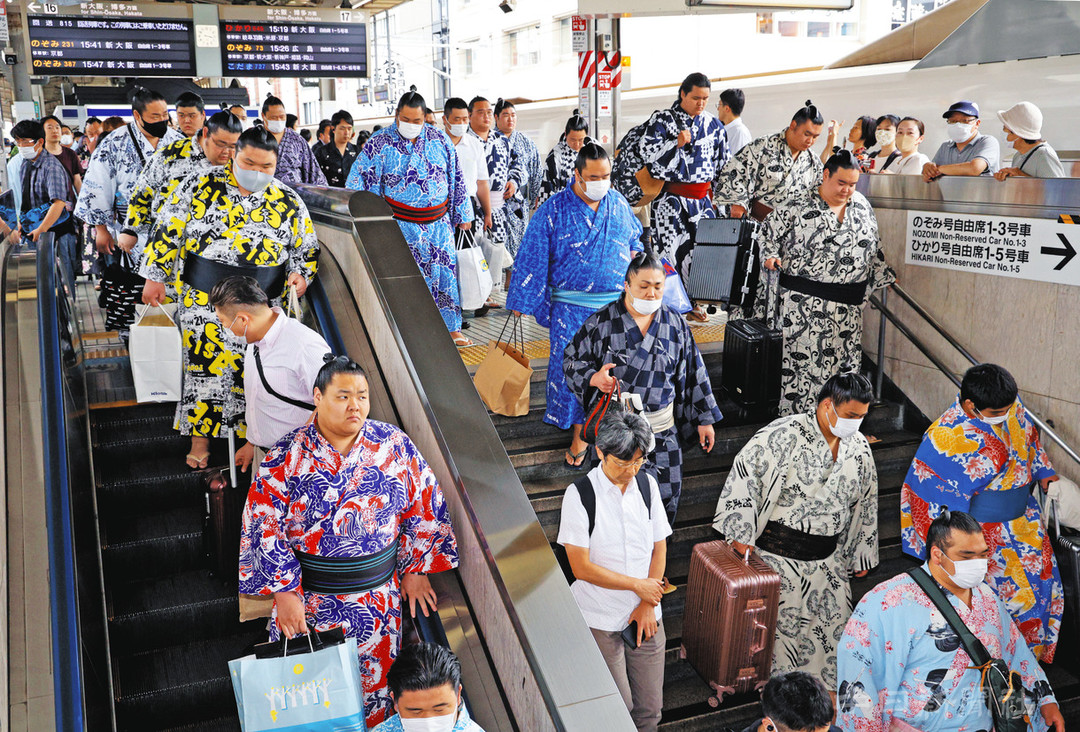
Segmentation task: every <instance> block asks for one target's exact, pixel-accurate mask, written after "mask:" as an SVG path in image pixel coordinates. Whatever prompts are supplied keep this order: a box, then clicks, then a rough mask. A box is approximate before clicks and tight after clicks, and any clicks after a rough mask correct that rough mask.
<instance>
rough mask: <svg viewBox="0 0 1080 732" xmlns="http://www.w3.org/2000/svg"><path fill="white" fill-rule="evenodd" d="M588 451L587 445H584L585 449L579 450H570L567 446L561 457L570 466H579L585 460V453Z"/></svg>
mask: <svg viewBox="0 0 1080 732" xmlns="http://www.w3.org/2000/svg"><path fill="white" fill-rule="evenodd" d="M588 451H589V446H588V445H586V446H585V449H584V450H582V451H581V452H570V448H567V449H566V452H564V453H563V458H564V459H565V460H566V464H567V465H569V466H570V467H571V468H580V467H581V464H582V463H583V462H585V453H587V452H588Z"/></svg>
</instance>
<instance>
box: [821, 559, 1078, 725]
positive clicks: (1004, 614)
mask: <svg viewBox="0 0 1080 732" xmlns="http://www.w3.org/2000/svg"><path fill="white" fill-rule="evenodd" d="M923 569H924V570H926V569H927V565H925V564H924V565H923ZM927 571H928V570H927ZM943 591H944V593H945V597H947V598H948V599H949V602H950V603H951V604H952V606H953V608H954V609H955V610H956V612H957V613H958V614H959V615H960V619H961V620H963V621H964V625H966V626H967V627H968V628H969V629H970V630H971V632H972V633H974V634H975V636H976V637H977V638H978V639H979V640H980V641H982V643H983V645H984V646H986V650H987V651H988V652H989V654H990V656H991V657H992V658H1001V659H1004V660H1005V662H1006V663H1007V664H1008V665H1009V669H1010V670H1012V671H1016V672H1018V673H1019V674H1020V676H1021V678H1022V679H1023V684H1024V694H1025V697H1026V698H1025V701H1026V703H1027V707H1028V713H1029V714H1030V716H1031V729H1032V730H1034V732H1043V731H1044V730H1046V728H1047V727H1046V723H1045V722H1044V721H1043V717H1042V714H1040V713H1039V711H1038V708H1039V707H1042V706H1043V705H1046V704H1056V703H1057V702H1056V700H1055V699H1054V696H1053V692H1052V690H1051V689H1050V683H1049V682H1048V681H1047V679H1046V674H1045V673H1044V672H1043V670H1042V668H1040V666H1039V662H1038V661H1036V660H1035V656H1034V654H1032V652H1031V649H1030V648H1028V645H1027V643H1025V642H1024V636H1023V635H1022V634H1021V633H1020V629H1019V628H1017V627H1016V623H1014V622H1013V619H1012V617H1011V616H1010V615H1009V611H1008V609H1007V608H1006V607H1005V604H1004V603H1003V602H1002V601H1001V600H1000V599H999V598H998V596H997V595H996V594H994V590H993V589H992V588H991V587H990V585H988V584H986V583H985V582H984V583H983V584H980V585H979V586H977V587H975V588H974V589H973V590H972V591H971V607H968V606H967V605H965V604H964V603H963V602H961V601H960V599H959V598H958V597H956V596H955V595H953V594H952V593H951V592H949V591H948V590H944V589H943ZM837 666H838V673H839V682H840V683H839V687H838V689H839V692H840V693H839V697H838V698H837V705H838V707H839V709H838V710H837V719H836V722H837V724H838V725H839V726H840V728H841V729H843V730H844V732H890V730H894V729H905V730H906V729H915V730H919V731H920V732H980V731H984V730H990V729H992V728H993V726H994V723H993V719H992V717H991V715H990V710H989V708H988V707H987V705H986V701H985V700H984V697H983V695H982V692H981V690H980V680H981V672H980V671H979V669H978V668H973V663H972V660H971V658H970V657H969V656H968V654H967V652H966V651H965V650H964V647H963V645H961V643H960V638H959V637H958V636H957V634H956V632H955V631H954V630H953V629H952V626H950V625H949V623H948V622H947V621H946V620H945V616H943V615H942V614H941V611H940V610H938V609H937V607H935V606H934V603H933V601H932V600H931V599H930V598H929V597H928V596H927V594H926V593H925V592H923V591H922V589H921V588H920V587H919V586H918V585H917V584H916V583H915V580H914V579H912V578H911V577H910V576H909V575H908V574H907V573H906V572H905V573H903V574H900V575H897V576H896V577H893V578H892V579H890V580H886V581H885V582H882V583H881V584H880V585H878V586H877V587H875V588H874V589H872V590H871V591H870V592H868V593H866V595H865V596H864V597H863V599H862V600H860V601H859V604H858V605H856V606H855V611H854V612H853V613H852V614H851V618H850V619H849V620H848V622H847V627H846V628H844V635H843V637H842V638H841V639H840V643H839V646H838V647H837ZM894 722H896V723H901V722H902V723H906V724H907V725H910V727H903V726H900V725H899V724H897V725H896V726H893V725H894Z"/></svg>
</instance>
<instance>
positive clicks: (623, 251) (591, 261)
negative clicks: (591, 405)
mask: <svg viewBox="0 0 1080 732" xmlns="http://www.w3.org/2000/svg"><path fill="white" fill-rule="evenodd" d="M640 238H641V224H639V223H638V221H637V219H636V218H634V214H633V212H632V211H631V210H630V204H629V203H627V202H626V199H625V198H623V196H622V194H621V193H618V192H617V191H609V192H608V194H607V195H606V196H604V197H603V198H602V199H601V200H600V205H599V206H598V207H597V210H596V211H595V212H594V211H593V210H592V209H591V208H589V206H587V205H586V204H585V202H584V201H582V200H581V198H579V197H578V195H577V194H576V193H574V191H573V190H572V189H570V188H564V189H563V190H562V192H561V193H557V194H555V195H554V196H552V197H551V198H549V199H548V200H547V201H545V202H544V203H543V204H542V205H541V206H540V208H539V209H537V211H536V213H535V214H534V215H533V217H532V220H531V221H529V227H528V229H526V230H525V238H524V240H523V241H522V242H521V250H520V251H519V252H518V257H517V261H516V262H515V264H514V276H513V279H512V280H511V281H510V291H509V293H507V297H506V307H507V308H508V309H510V310H517V311H519V312H522V313H528V314H529V315H532V316H533V317H535V318H536V322H538V323H539V324H540V325H542V326H544V327H546V328H549V329H550V331H549V338H550V341H551V356H550V359H549V361H550V363H551V366H549V368H548V370H547V412H546V413H545V414H544V421H545V422H547V423H549V424H553V425H555V426H556V427H559V428H560V429H564V430H565V429H569V428H570V426H571V425H575V424H583V423H584V422H585V413H584V412H583V411H582V407H581V402H580V401H578V398H577V397H576V396H574V394H573V393H572V392H571V391H570V390H569V389H568V388H567V386H566V379H565V377H564V376H563V372H562V369H561V368H559V362H560V360H561V359H562V355H563V351H564V350H565V349H566V345H567V343H569V342H570V339H571V338H573V337H574V334H575V333H577V332H578V331H579V330H580V329H581V326H582V324H583V323H584V322H585V320H586V319H587V318H588V317H589V316H590V315H592V314H593V313H595V312H596V311H597V309H598V308H600V307H603V306H604V305H607V304H609V303H611V302H613V301H615V300H617V299H618V298H619V297H621V295H622V288H623V283H624V282H625V280H626V269H627V267H629V266H630V257H631V252H637V251H641V240H640Z"/></svg>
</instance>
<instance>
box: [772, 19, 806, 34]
mask: <svg viewBox="0 0 1080 732" xmlns="http://www.w3.org/2000/svg"><path fill="white" fill-rule="evenodd" d="M799 25H800V23H799V21H797V20H781V21H780V22H778V23H777V24H776V28H777V32H778V33H780V35H782V36H784V37H785V38H795V37H796V36H798V35H800V33H799Z"/></svg>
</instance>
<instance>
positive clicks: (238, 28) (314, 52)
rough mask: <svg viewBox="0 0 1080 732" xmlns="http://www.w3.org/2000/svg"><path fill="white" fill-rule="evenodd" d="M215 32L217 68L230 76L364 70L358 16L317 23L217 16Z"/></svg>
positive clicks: (364, 73) (362, 26)
mask: <svg viewBox="0 0 1080 732" xmlns="http://www.w3.org/2000/svg"><path fill="white" fill-rule="evenodd" d="M275 10H277V9H276V8H270V9H269V10H268V11H267V12H268V13H272V12H273V11H275ZM282 10H285V9H282ZM221 38H222V42H221V63H222V68H223V70H224V71H225V73H226V74H229V75H230V76H231V75H234V74H235V75H238V76H315V77H318V76H332V77H366V76H367V26H366V25H365V24H364V23H363V22H359V23H352V22H343V23H322V22H311V21H305V20H295V19H293V18H291V17H283V18H280V19H274V18H271V19H269V20H267V21H250V22H249V21H244V22H239V21H237V22H233V21H223V22H222V23H221Z"/></svg>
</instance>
